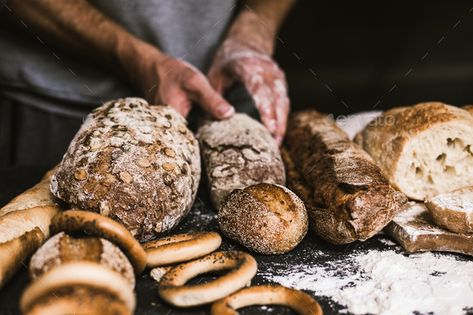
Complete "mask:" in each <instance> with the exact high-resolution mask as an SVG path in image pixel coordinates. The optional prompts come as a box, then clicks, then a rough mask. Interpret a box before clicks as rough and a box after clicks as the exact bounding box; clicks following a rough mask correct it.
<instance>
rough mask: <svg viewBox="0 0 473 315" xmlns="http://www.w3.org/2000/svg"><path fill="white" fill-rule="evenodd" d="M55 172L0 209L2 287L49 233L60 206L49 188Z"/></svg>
mask: <svg viewBox="0 0 473 315" xmlns="http://www.w3.org/2000/svg"><path fill="white" fill-rule="evenodd" d="M51 175H52V172H51V171H50V172H48V173H46V175H45V176H44V177H43V178H42V179H41V181H40V182H39V183H38V184H36V185H35V186H33V187H32V188H30V189H28V190H26V191H25V192H23V193H21V194H20V195H18V196H17V197H15V198H13V199H12V200H11V201H10V202H9V203H8V204H7V205H5V206H4V207H3V208H2V209H0V257H2V259H0V288H1V287H2V286H3V284H5V282H6V281H7V280H8V279H9V278H10V277H11V276H12V275H13V274H14V273H15V272H16V271H17V270H18V268H19V267H20V265H21V262H22V261H23V260H25V259H26V258H28V257H29V256H30V255H31V254H32V253H33V252H34V251H35V250H36V249H38V248H39V247H40V246H41V244H42V243H43V242H44V241H45V240H46V239H47V238H48V237H49V224H50V222H51V219H52V218H53V216H54V215H55V214H56V213H58V212H59V206H58V204H57V203H56V202H55V200H54V198H53V196H52V194H51V192H50V191H49V181H50V178H51Z"/></svg>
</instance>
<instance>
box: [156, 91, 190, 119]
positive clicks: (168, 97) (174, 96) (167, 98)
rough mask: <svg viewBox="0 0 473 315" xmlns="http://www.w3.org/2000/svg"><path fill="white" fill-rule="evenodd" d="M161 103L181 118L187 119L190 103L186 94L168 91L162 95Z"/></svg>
mask: <svg viewBox="0 0 473 315" xmlns="http://www.w3.org/2000/svg"><path fill="white" fill-rule="evenodd" d="M161 103H164V104H167V105H169V106H171V107H172V108H174V109H175V110H176V111H177V112H178V113H179V114H181V115H182V116H183V117H187V115H188V114H189V112H190V110H191V108H192V102H191V101H190V99H189V98H188V97H187V95H186V93H184V92H183V91H180V90H168V91H167V92H165V93H162V96H161Z"/></svg>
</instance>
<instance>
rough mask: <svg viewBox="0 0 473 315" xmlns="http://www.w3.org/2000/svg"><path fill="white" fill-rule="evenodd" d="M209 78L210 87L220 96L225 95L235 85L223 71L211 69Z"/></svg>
mask: <svg viewBox="0 0 473 315" xmlns="http://www.w3.org/2000/svg"><path fill="white" fill-rule="evenodd" d="M207 77H208V78H209V83H210V85H211V86H212V87H213V88H214V89H215V91H217V92H218V93H220V94H223V92H224V91H225V90H226V89H227V88H228V87H230V86H231V85H232V83H233V81H232V79H231V78H230V77H229V76H228V75H227V74H225V73H224V72H223V71H222V70H221V69H216V68H214V69H210V71H209V72H208V75H207Z"/></svg>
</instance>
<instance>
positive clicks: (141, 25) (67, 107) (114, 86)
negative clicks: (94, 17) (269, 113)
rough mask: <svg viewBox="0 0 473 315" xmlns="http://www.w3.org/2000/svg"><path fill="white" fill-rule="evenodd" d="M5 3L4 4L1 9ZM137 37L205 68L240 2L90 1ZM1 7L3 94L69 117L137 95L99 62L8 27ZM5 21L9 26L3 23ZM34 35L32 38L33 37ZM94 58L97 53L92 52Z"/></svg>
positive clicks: (7, 14)
mask: <svg viewBox="0 0 473 315" xmlns="http://www.w3.org/2000/svg"><path fill="white" fill-rule="evenodd" d="M2 2H3V1H1V0H0V5H1V4H2ZM91 3H92V4H93V5H94V6H95V7H96V8H97V9H98V10H100V11H101V12H102V13H104V14H105V15H107V16H108V17H110V18H111V19H113V20H114V21H116V22H117V23H118V24H120V25H122V26H123V27H124V28H125V29H127V30H128V31H129V32H130V33H132V34H134V35H135V36H137V37H139V38H141V39H143V40H145V41H147V42H149V43H151V44H153V45H156V46H157V47H159V48H160V49H161V50H163V51H164V52H166V53H168V54H170V55H172V56H175V57H178V58H182V59H184V60H186V61H188V62H190V63H191V64H193V65H194V66H196V67H197V68H199V69H201V70H205V69H207V67H208V66H209V63H210V61H211V58H212V56H213V53H214V51H215V49H216V48H217V46H218V44H219V43H220V41H221V39H222V37H223V35H224V33H225V31H226V29H227V27H228V25H229V22H230V20H231V18H232V16H233V13H234V9H235V3H236V0H199V1H195V0H134V1H129V0H91ZM11 18H16V17H15V16H14V15H13V14H12V13H11V12H10V11H9V10H8V9H7V8H6V7H4V6H1V8H0V19H1V20H2V21H3V24H6V25H5V27H1V28H0V92H1V93H3V94H4V95H7V96H8V97H10V98H13V99H16V100H19V101H22V102H27V103H28V104H31V105H34V106H37V107H42V108H45V109H46V110H48V111H52V112H61V113H63V114H68V115H83V111H84V109H86V110H90V108H91V107H93V106H97V105H99V104H100V103H101V102H103V101H106V100H108V99H113V98H118V97H125V96H131V95H134V94H135V92H134V91H133V89H132V88H131V85H130V84H129V83H128V82H126V81H124V80H123V79H122V78H120V77H119V76H117V75H116V74H115V73H113V72H112V71H110V70H109V69H107V68H105V67H103V66H102V65H100V64H96V63H93V62H90V61H87V60H81V59H80V58H78V57H75V56H72V55H70V54H67V53H66V52H64V51H61V50H59V49H57V48H55V47H54V46H52V45H49V44H47V43H45V42H44V41H42V40H41V39H40V38H37V37H36V35H37V34H36V32H35V30H34V29H29V31H30V32H31V33H32V34H31V35H23V34H22V35H19V33H18V31H15V30H14V28H13V27H11V26H10V25H9V23H8V19H11ZM5 21H7V22H5ZM33 34H34V35H33ZM90 53H91V54H93V51H91V52H90Z"/></svg>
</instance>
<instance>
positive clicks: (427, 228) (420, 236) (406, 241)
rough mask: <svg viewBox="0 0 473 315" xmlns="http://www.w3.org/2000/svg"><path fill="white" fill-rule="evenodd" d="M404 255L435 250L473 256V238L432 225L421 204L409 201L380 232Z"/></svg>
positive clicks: (472, 236)
mask: <svg viewBox="0 0 473 315" xmlns="http://www.w3.org/2000/svg"><path fill="white" fill-rule="evenodd" d="M384 230H385V232H386V233H387V234H388V235H390V236H391V237H393V238H394V239H395V240H396V241H397V242H398V243H399V244H400V245H401V246H402V247H403V248H404V250H405V251H406V252H407V253H415V252H426V251H439V252H452V253H461V254H465V255H470V256H473V235H472V234H459V233H453V232H450V231H447V230H445V229H443V228H441V227H438V226H437V225H435V224H434V223H433V221H432V217H431V215H430V213H429V211H428V210H427V208H426V207H425V204H424V203H421V202H410V203H408V204H407V206H406V207H405V209H404V211H403V212H401V213H399V214H398V215H396V216H395V217H394V219H393V220H392V221H391V223H389V224H388V226H387V227H386V228H385V229H384Z"/></svg>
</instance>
